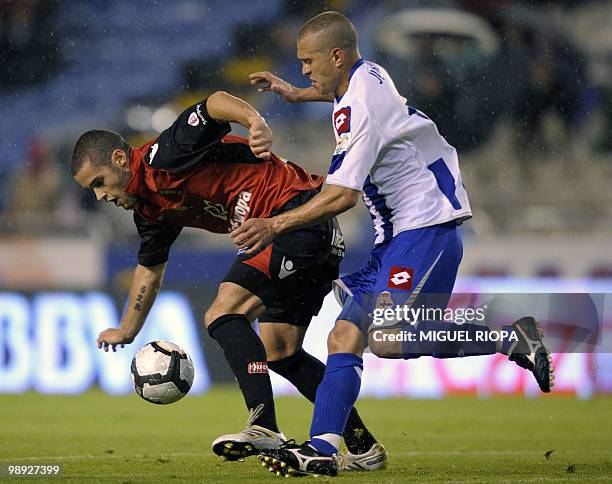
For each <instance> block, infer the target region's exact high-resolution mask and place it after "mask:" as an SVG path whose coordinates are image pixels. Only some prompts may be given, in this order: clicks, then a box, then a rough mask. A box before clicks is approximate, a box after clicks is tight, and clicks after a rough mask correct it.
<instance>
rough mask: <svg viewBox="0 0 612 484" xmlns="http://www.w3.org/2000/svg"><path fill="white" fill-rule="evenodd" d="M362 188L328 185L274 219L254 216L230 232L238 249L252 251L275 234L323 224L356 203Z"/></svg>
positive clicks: (248, 252)
mask: <svg viewBox="0 0 612 484" xmlns="http://www.w3.org/2000/svg"><path fill="white" fill-rule="evenodd" d="M360 193H361V192H359V191H358V190H353V189H351V188H345V187H342V186H339V185H328V186H327V187H325V189H323V191H321V193H319V194H318V195H316V196H314V197H313V198H311V199H310V200H309V201H308V202H306V203H305V204H304V205H301V206H300V207H297V208H294V209H293V210H289V211H288V212H284V213H282V214H280V215H277V216H275V217H271V218H252V219H248V220H247V221H246V222H244V223H243V224H242V225H241V226H240V227H238V228H237V229H235V230H233V231H232V232H231V233H230V235H231V237H232V239H233V241H234V243H235V244H236V246H237V247H238V249H243V250H244V249H247V248H248V250H246V253H247V254H251V253H253V252H255V251H257V250H259V249H261V248H263V247H265V246H266V245H268V244H269V243H270V242H271V241H272V240H273V239H274V238H275V237H277V236H279V235H281V234H284V233H286V232H292V231H293V230H297V229H301V228H303V227H308V226H310V225H316V224H319V223H321V222H323V221H325V220H327V219H330V218H332V217H335V216H336V215H339V214H341V213H343V212H346V211H347V210H348V209H350V208H352V207H354V206H355V204H356V203H357V200H358V199H359V194H360Z"/></svg>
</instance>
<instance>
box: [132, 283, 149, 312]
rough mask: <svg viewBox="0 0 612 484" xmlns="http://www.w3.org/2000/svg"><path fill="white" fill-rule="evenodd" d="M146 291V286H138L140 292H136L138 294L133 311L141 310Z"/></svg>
mask: <svg viewBox="0 0 612 484" xmlns="http://www.w3.org/2000/svg"><path fill="white" fill-rule="evenodd" d="M146 291H147V286H140V291H138V294H137V295H136V304H134V310H135V311H141V310H142V302H143V299H144V294H145V292H146Z"/></svg>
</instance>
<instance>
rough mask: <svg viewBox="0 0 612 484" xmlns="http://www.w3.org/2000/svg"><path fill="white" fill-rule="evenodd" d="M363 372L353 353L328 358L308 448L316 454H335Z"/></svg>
mask: <svg viewBox="0 0 612 484" xmlns="http://www.w3.org/2000/svg"><path fill="white" fill-rule="evenodd" d="M362 371H363V359H362V358H360V357H359V356H357V355H354V354H353V353H335V354H333V355H329V357H328V358H327V366H326V367H325V375H324V376H323V381H322V382H321V383H320V384H319V387H318V388H317V396H316V398H315V407H314V415H313V418H312V427H311V428H310V437H311V443H310V445H311V446H312V447H314V448H315V449H316V450H317V451H319V452H321V453H323V454H328V455H331V454H334V453H336V452H338V447H337V446H338V444H337V442H339V438H340V436H341V435H342V433H343V432H344V427H345V425H346V421H347V419H348V416H349V413H350V411H351V408H353V405H354V404H355V402H356V401H357V397H358V396H359V388H360V387H361V372H362ZM330 434H331V435H330ZM330 437H331V438H330ZM336 437H338V438H336Z"/></svg>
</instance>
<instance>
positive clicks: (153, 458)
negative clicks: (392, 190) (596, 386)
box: [0, 387, 612, 483]
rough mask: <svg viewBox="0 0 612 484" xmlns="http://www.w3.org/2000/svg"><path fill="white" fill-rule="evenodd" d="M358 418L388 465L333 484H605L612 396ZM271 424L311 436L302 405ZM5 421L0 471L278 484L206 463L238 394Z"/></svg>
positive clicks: (90, 407)
mask: <svg viewBox="0 0 612 484" xmlns="http://www.w3.org/2000/svg"><path fill="white" fill-rule="evenodd" d="M358 408H359V409H360V411H361V413H362V416H363V417H364V419H365V421H366V422H367V423H368V424H369V426H370V427H371V429H372V431H373V432H374V433H375V435H376V436H377V437H378V438H379V439H380V440H381V441H382V442H383V443H384V444H385V445H386V447H387V449H388V451H389V454H390V460H389V464H388V466H387V468H386V469H385V470H383V471H379V472H375V473H369V474H368V473H366V474H364V473H346V474H343V475H342V474H341V476H340V477H338V478H337V479H336V481H338V482H348V481H351V482H371V483H383V482H443V481H447V482H469V483H472V482H541V481H544V482H566V481H582V482H595V481H612V398H610V397H598V398H595V399H592V400H576V399H574V398H569V397H562V396H552V397H543V398H538V399H534V400H528V399H524V398H514V397H507V398H492V399H486V400H479V399H476V398H472V397H452V398H446V399H443V400H410V399H392V400H367V399H366V400H361V401H360V402H358ZM277 414H278V417H279V423H280V425H281V428H282V429H283V430H284V432H285V433H286V435H287V436H288V437H295V438H296V439H297V440H304V439H305V438H306V437H307V433H308V427H309V422H310V418H311V415H312V407H311V405H310V404H309V403H308V402H306V401H305V400H303V399H301V398H298V397H291V398H279V399H278V400H277ZM0 416H1V418H0V423H1V428H0V464H2V465H5V466H6V465H7V464H10V463H31V464H37V463H60V464H62V465H63V468H64V475H63V477H62V479H61V480H70V481H73V482H104V483H108V482H119V483H136V482H249V483H250V482H253V483H258V482H281V481H282V478H281V477H277V476H274V475H271V474H269V473H268V472H267V471H266V469H265V468H263V467H261V466H260V464H259V461H258V460H257V459H256V458H250V459H247V460H246V462H242V463H241V462H233V463H230V462H222V461H221V460H220V459H219V458H218V457H216V456H215V455H213V454H212V453H211V451H210V442H211V441H212V440H213V439H214V438H215V437H217V436H218V435H220V434H223V433H228V432H235V431H238V430H240V429H241V428H242V427H243V425H244V420H245V417H246V411H245V410H244V404H243V401H242V397H241V395H240V394H239V393H238V391H237V390H236V389H235V388H228V387H220V388H219V387H217V388H216V389H215V390H213V391H211V392H209V393H208V394H206V395H204V396H201V397H186V398H184V399H183V400H182V401H180V402H178V403H176V404H173V405H169V406H156V405H151V404H149V403H147V402H145V401H143V400H141V399H140V398H138V397H137V396H136V395H129V396H125V397H112V396H108V395H105V394H103V393H102V392H100V391H90V392H88V393H86V394H83V395H80V396H72V397H71V396H42V395H38V394H34V393H30V394H25V395H2V396H0ZM549 451H552V452H549ZM547 452H549V455H548V456H546V455H545V454H546V453H547ZM15 480H16V479H14V478H13V479H10V481H11V482H14V481H15ZM306 480H307V481H309V480H310V478H308V479H306ZM325 480H326V479H324V478H319V481H325ZM6 481H7V482H8V479H7V480H6Z"/></svg>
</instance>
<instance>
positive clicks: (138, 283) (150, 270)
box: [98, 262, 166, 351]
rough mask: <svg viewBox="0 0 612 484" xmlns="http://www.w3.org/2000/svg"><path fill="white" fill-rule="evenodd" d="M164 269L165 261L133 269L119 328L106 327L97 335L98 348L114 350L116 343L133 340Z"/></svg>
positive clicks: (156, 290)
mask: <svg viewBox="0 0 612 484" xmlns="http://www.w3.org/2000/svg"><path fill="white" fill-rule="evenodd" d="M165 271H166V262H164V263H162V264H159V265H156V266H153V267H145V266H141V265H140V264H139V265H137V266H136V269H135V270H134V276H133V279H132V284H131V286H130V293H129V299H128V306H127V309H126V311H125V314H124V315H123V317H122V318H121V322H120V324H119V328H108V329H105V330H104V331H102V332H101V333H100V335H99V336H98V348H104V351H108V348H109V347H111V348H112V350H113V351H116V346H117V345H124V344H127V343H131V342H132V341H134V338H135V337H136V335H137V334H138V333H139V332H140V330H141V329H142V326H143V324H144V322H145V320H146V319H147V315H148V314H149V311H150V309H151V306H153V303H154V302H155V299H156V298H157V294H158V293H159V288H160V287H161V284H162V281H163V279H164V273H165Z"/></svg>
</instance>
